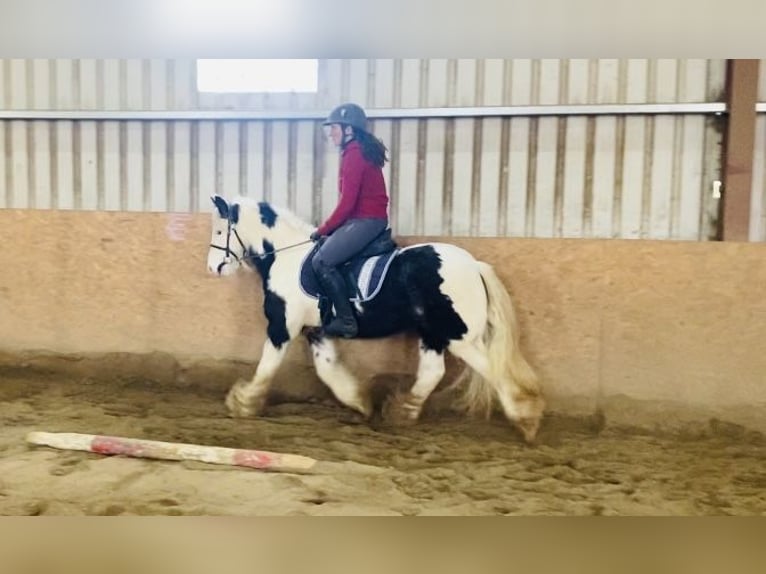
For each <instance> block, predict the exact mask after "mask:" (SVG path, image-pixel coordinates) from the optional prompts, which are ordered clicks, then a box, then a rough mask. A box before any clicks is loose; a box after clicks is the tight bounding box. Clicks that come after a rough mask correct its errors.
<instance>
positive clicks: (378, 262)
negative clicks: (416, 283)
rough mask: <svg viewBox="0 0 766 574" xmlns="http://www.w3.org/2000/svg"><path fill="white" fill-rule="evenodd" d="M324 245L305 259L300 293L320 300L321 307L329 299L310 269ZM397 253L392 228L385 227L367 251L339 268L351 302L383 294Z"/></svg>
mask: <svg viewBox="0 0 766 574" xmlns="http://www.w3.org/2000/svg"><path fill="white" fill-rule="evenodd" d="M321 245H322V241H318V242H317V244H316V245H315V246H314V248H313V249H312V250H311V251H310V252H309V254H308V255H306V257H304V259H303V262H302V263H301V271H300V287H301V290H302V291H303V292H304V293H305V294H306V295H308V296H309V297H313V298H314V299H319V300H320V308H321V303H322V299H326V297H325V296H324V293H322V287H321V284H320V283H319V279H318V278H317V277H316V274H315V273H314V268H313V267H312V266H311V260H312V259H313V258H314V255H315V254H316V252H317V250H318V249H319V248H320V247H321ZM397 253H399V246H398V245H397V244H396V242H395V241H394V240H393V238H392V237H391V229H390V228H386V229H384V230H383V231H382V232H381V233H380V234H379V235H378V236H377V237H375V239H373V240H372V241H370V242H369V243H368V244H367V245H366V246H365V247H364V249H362V250H361V251H360V252H359V253H357V254H356V255H354V256H353V257H352V258H351V259H350V260H349V261H347V262H346V263H344V264H343V265H340V266H339V267H338V270H339V271H340V273H341V275H343V279H344V280H345V284H346V294H347V295H348V298H349V300H350V301H352V302H355V303H356V302H364V301H369V300H371V299H373V298H374V297H375V296H376V295H377V294H378V291H380V287H381V286H382V285H383V280H384V279H385V277H386V273H387V272H388V268H389V266H390V265H391V262H392V261H393V260H394V257H396V255H397Z"/></svg>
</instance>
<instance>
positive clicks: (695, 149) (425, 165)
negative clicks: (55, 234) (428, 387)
mask: <svg viewBox="0 0 766 574" xmlns="http://www.w3.org/2000/svg"><path fill="white" fill-rule="evenodd" d="M724 74H725V62H724V60H416V59H413V60H322V61H320V75H319V81H320V86H319V91H318V93H317V94H316V95H311V94H309V95H305V94H303V95H276V96H274V95H271V96H269V95H248V96H240V95H220V94H198V93H197V92H196V86H195V74H194V62H193V61H191V60H189V61H181V60H174V61H164V60H3V61H2V74H0V86H1V88H0V96H2V107H3V108H5V109H7V110H48V109H57V110H120V111H124V110H133V111H141V110H222V109H229V110H264V109H266V110H272V109H273V110H323V111H326V110H328V109H329V108H331V107H332V106H334V105H336V104H337V103H339V102H341V101H344V100H348V99H351V100H355V101H358V102H360V103H363V104H364V105H365V106H367V107H368V108H390V107H394V108H429V107H460V106H495V105H497V106H500V105H507V106H516V105H545V104H620V103H626V104H633V103H635V104H643V103H700V102H717V101H721V97H722V93H723V85H724ZM374 130H375V132H376V134H377V135H378V136H380V137H381V138H382V139H383V140H384V141H385V142H386V143H387V144H388V145H389V148H390V149H391V156H392V158H393V161H392V162H391V164H389V165H388V166H387V170H386V176H387V178H388V181H389V186H390V191H391V195H392V200H393V201H392V213H391V217H392V222H393V224H394V226H395V229H396V231H397V232H398V233H402V234H452V235H517V236H540V237H551V236H564V237H582V236H586V237H588V236H593V237H651V238H680V239H705V238H707V237H708V235H709V234H710V233H711V229H712V221H711V219H712V217H713V215H712V214H714V213H715V212H716V206H715V200H714V199H713V198H712V195H711V191H712V182H713V181H714V180H717V179H719V172H720V166H719V159H720V158H719V156H720V151H719V146H720V142H721V132H720V129H719V126H717V125H716V120H715V118H713V117H709V116H705V115H678V116H669V115H663V116H587V117H571V116H570V117H504V118H479V119H474V118H438V119H437V118H423V119H401V120H383V119H378V120H376V121H375V122H374ZM0 148H2V150H1V153H0V158H4V161H0V182H4V183H5V186H4V187H5V193H4V194H0V207H2V206H8V207H30V208H55V209H108V210H120V209H127V210H152V211H197V210H207V209H208V203H209V200H208V196H209V195H210V194H211V193H212V192H219V193H224V194H229V195H230V194H233V193H242V194H245V195H251V196H254V197H265V198H267V199H271V200H272V201H274V202H276V203H279V204H284V205H288V206H290V207H291V208H293V209H294V210H295V211H296V212H297V213H298V214H299V215H301V216H303V217H305V218H306V219H309V220H313V221H318V220H320V219H321V218H322V217H324V216H326V215H327V214H328V213H329V211H330V210H331V209H332V207H333V205H334V203H335V198H336V193H337V191H336V172H337V161H338V158H337V153H336V152H335V150H333V149H330V147H329V146H328V144H327V142H326V141H325V139H324V136H323V133H322V130H321V127H320V125H319V124H318V123H317V122H316V121H314V120H289V119H287V120H247V121H234V120H232V121H177V120H174V121H139V120H130V121H112V120H104V121H102V120H99V121H92V120H88V121H83V120H74V121H73V120H23V119H19V120H6V121H3V122H2V123H1V124H0Z"/></svg>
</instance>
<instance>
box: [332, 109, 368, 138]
mask: <svg viewBox="0 0 766 574" xmlns="http://www.w3.org/2000/svg"><path fill="white" fill-rule="evenodd" d="M330 124H341V125H346V126H351V127H352V128H354V129H356V130H361V131H363V132H366V131H367V114H365V113H364V110H363V109H362V108H361V106H358V105H356V104H351V103H349V104H341V105H340V106H338V107H337V108H335V109H334V110H333V111H331V112H330V115H329V116H327V119H326V120H325V121H324V122H323V123H322V125H325V126H329V125H330Z"/></svg>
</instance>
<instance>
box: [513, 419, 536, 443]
mask: <svg viewBox="0 0 766 574" xmlns="http://www.w3.org/2000/svg"><path fill="white" fill-rule="evenodd" d="M514 422H515V423H516V427H517V428H518V429H519V430H520V431H521V434H522V435H523V436H524V440H525V441H526V442H527V444H531V443H533V442H534V440H535V437H536V436H537V431H538V430H539V428H540V417H529V418H521V419H516V421H514Z"/></svg>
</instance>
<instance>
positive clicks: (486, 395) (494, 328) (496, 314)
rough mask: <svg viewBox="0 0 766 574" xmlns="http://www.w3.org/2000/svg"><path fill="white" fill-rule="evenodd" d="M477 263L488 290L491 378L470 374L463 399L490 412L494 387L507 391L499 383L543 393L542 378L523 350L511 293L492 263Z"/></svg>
mask: <svg viewBox="0 0 766 574" xmlns="http://www.w3.org/2000/svg"><path fill="white" fill-rule="evenodd" d="M477 263H478V266H479V272H480V274H481V278H482V281H483V282H484V287H485V289H486V292H487V324H486V328H485V331H484V340H483V343H484V345H485V348H486V352H487V358H488V359H489V370H490V376H491V379H492V380H490V381H487V380H485V379H484V378H483V377H480V376H477V375H476V374H474V376H472V377H470V380H469V382H468V384H467V386H466V387H465V395H464V398H463V403H464V404H465V405H467V406H468V407H469V409H470V410H472V411H474V412H477V411H478V412H483V413H484V414H485V415H489V414H490V413H491V411H492V407H493V403H494V397H495V393H493V392H492V391H493V390H495V391H497V392H498V394H499V395H503V394H504V391H507V389H500V388H497V386H498V385H503V386H504V385H507V384H509V383H510V384H511V385H512V386H514V387H516V392H521V393H522V394H524V395H527V396H529V397H540V382H539V380H538V378H537V375H536V374H535V372H534V370H533V369H532V367H531V366H530V365H529V363H528V362H527V360H526V359H525V358H524V356H523V355H522V353H521V349H520V347H519V326H518V321H517V319H516V312H515V311H514V308H513V302H512V301H511V296H510V294H509V293H508V291H507V290H506V288H505V285H503V283H502V282H501V281H500V278H499V277H498V276H497V274H496V273H495V270H494V269H493V268H492V266H491V265H489V264H488V263H484V262H483V261H479V262H477ZM509 379H510V380H509ZM539 400H542V399H539Z"/></svg>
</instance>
